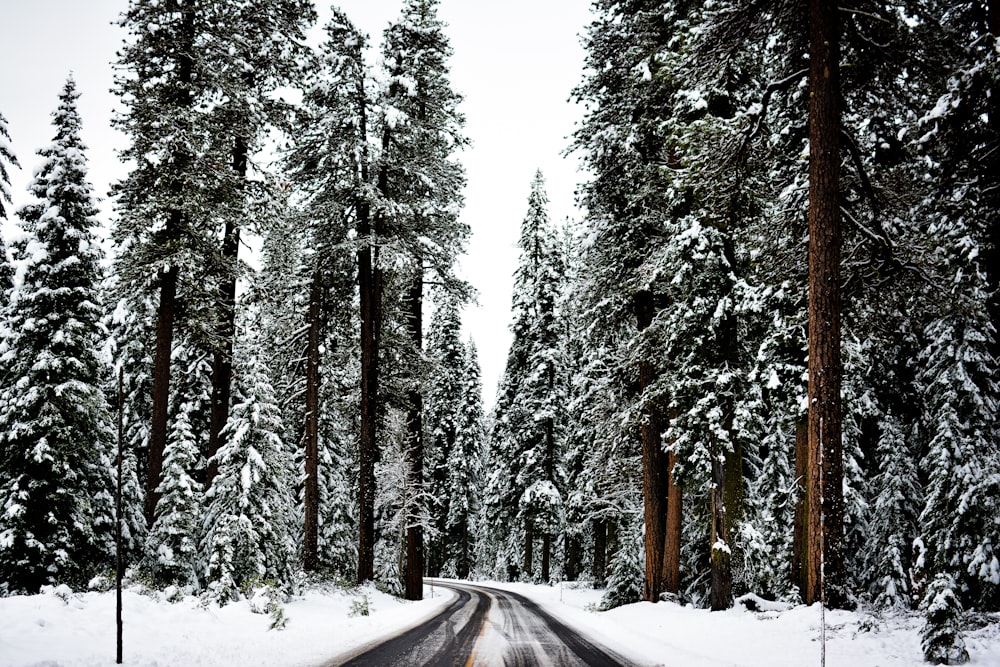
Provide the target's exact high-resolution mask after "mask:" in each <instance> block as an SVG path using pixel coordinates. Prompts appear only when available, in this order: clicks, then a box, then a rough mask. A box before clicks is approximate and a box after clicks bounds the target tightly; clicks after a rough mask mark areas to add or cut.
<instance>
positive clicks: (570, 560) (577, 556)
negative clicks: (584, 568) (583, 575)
mask: <svg viewBox="0 0 1000 667" xmlns="http://www.w3.org/2000/svg"><path fill="white" fill-rule="evenodd" d="M563 549H564V550H565V552H566V558H565V562H566V565H565V568H564V569H565V573H564V574H565V575H566V581H576V580H577V579H579V578H580V570H581V563H582V561H583V554H582V553H581V549H582V545H581V544H580V538H579V536H578V535H571V534H569V533H567V534H566V537H565V538H564V539H563Z"/></svg>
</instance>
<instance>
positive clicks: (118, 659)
mask: <svg viewBox="0 0 1000 667" xmlns="http://www.w3.org/2000/svg"><path fill="white" fill-rule="evenodd" d="M124 375H125V371H124V369H122V368H119V369H118V465H117V467H118V484H117V486H116V489H115V596H116V600H115V624H116V625H117V632H116V637H115V638H116V643H117V652H116V654H115V663H116V664H119V665H120V664H122V440H124V439H125V424H124V412H125V391H124V384H125V380H124Z"/></svg>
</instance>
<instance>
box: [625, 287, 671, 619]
mask: <svg viewBox="0 0 1000 667" xmlns="http://www.w3.org/2000/svg"><path fill="white" fill-rule="evenodd" d="M633 307H634V310H635V317H636V326H637V328H638V330H639V331H640V332H641V331H644V330H645V329H646V328H647V327H648V326H649V325H650V324H651V323H652V321H653V315H654V304H653V295H652V293H650V292H648V291H642V292H639V293H637V294H636V295H635V297H634V302H633ZM655 379H656V378H655V371H654V368H653V365H652V364H651V363H649V362H647V361H643V362H641V364H640V366H639V391H640V393H641V392H642V391H644V390H645V389H646V387H648V386H649V385H651V384H652V383H653V381H654V380H655ZM641 431H642V432H641V437H642V499H643V510H644V513H643V516H644V519H645V523H646V541H645V551H646V575H645V582H644V584H643V599H644V600H647V601H649V602H657V601H658V600H659V599H660V593H662V592H663V591H664V590H665V587H664V582H663V549H664V545H665V539H666V535H665V532H666V518H667V507H666V505H667V477H668V475H667V457H666V453H665V452H664V451H663V443H662V440H661V438H660V420H659V415H657V413H656V410H655V409H652V408H649V407H646V408H645V409H644V414H643V419H642V428H641Z"/></svg>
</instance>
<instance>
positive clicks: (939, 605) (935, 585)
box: [920, 573, 969, 665]
mask: <svg viewBox="0 0 1000 667" xmlns="http://www.w3.org/2000/svg"><path fill="white" fill-rule="evenodd" d="M955 588H956V585H955V580H954V579H953V578H952V577H950V576H949V575H947V574H943V573H942V574H938V575H937V576H935V577H934V580H933V581H932V582H931V585H930V586H929V587H928V588H927V595H926V596H925V597H924V601H923V603H922V604H921V609H922V610H923V611H924V613H925V614H926V620H925V623H924V627H923V628H921V630H920V647H921V648H922V649H923V651H924V660H926V661H927V662H929V663H931V664H932V665H963V664H965V663H967V662H968V661H969V652H968V651H967V650H966V648H965V640H964V639H962V630H961V625H960V623H961V615H962V605H961V603H960V602H959V601H958V596H957V595H955Z"/></svg>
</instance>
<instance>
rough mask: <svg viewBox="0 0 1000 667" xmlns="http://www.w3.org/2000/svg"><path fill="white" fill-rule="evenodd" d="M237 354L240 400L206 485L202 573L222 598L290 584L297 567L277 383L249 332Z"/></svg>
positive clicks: (289, 477)
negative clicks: (270, 377) (265, 586)
mask: <svg viewBox="0 0 1000 667" xmlns="http://www.w3.org/2000/svg"><path fill="white" fill-rule="evenodd" d="M247 347H248V349H247V350H246V351H245V352H244V354H243V356H241V358H242V359H244V360H245V361H244V363H245V364H246V365H245V366H244V367H243V369H242V370H243V373H242V375H241V377H242V380H241V384H242V388H243V396H244V398H243V400H242V401H241V402H239V403H238V404H237V405H236V406H235V407H234V409H233V412H232V415H231V417H230V421H229V423H228V424H227V425H226V430H227V434H226V435H227V438H226V445H225V446H224V447H223V448H222V449H220V450H219V451H218V453H217V454H216V457H215V458H216V463H217V465H218V471H219V472H218V475H217V477H216V479H215V482H214V483H213V484H212V486H211V488H209V489H208V491H207V492H206V493H205V513H204V517H203V519H202V526H203V528H202V529H203V531H204V537H203V540H202V544H201V552H202V554H203V558H204V562H205V569H204V573H203V576H204V578H205V580H206V581H207V583H208V589H209V591H210V592H211V594H212V596H213V597H214V598H215V599H217V600H219V601H220V602H225V601H228V600H231V599H235V598H236V597H238V595H239V594H240V592H243V591H244V590H245V589H246V587H247V586H253V585H259V584H262V583H264V582H265V581H274V582H275V583H276V584H277V585H278V586H279V587H281V588H283V589H285V590H289V589H290V588H291V587H292V585H293V580H292V573H293V571H294V565H293V564H294V562H295V556H294V553H295V551H294V544H295V543H294V537H293V535H294V527H293V525H292V522H293V519H294V512H293V507H294V501H293V495H292V493H293V491H292V488H293V484H294V481H293V480H294V474H293V469H292V466H291V456H290V452H289V450H288V448H287V447H286V445H285V443H284V442H282V440H281V436H280V433H281V421H280V412H279V410H278V406H277V404H276V402H275V397H274V389H273V388H272V386H271V383H270V381H269V380H268V378H267V375H266V374H265V372H264V369H263V367H262V365H261V355H262V354H263V350H262V349H261V348H260V347H259V343H258V342H257V341H256V340H254V339H253V338H251V339H250V341H249V343H248V346H247Z"/></svg>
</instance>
